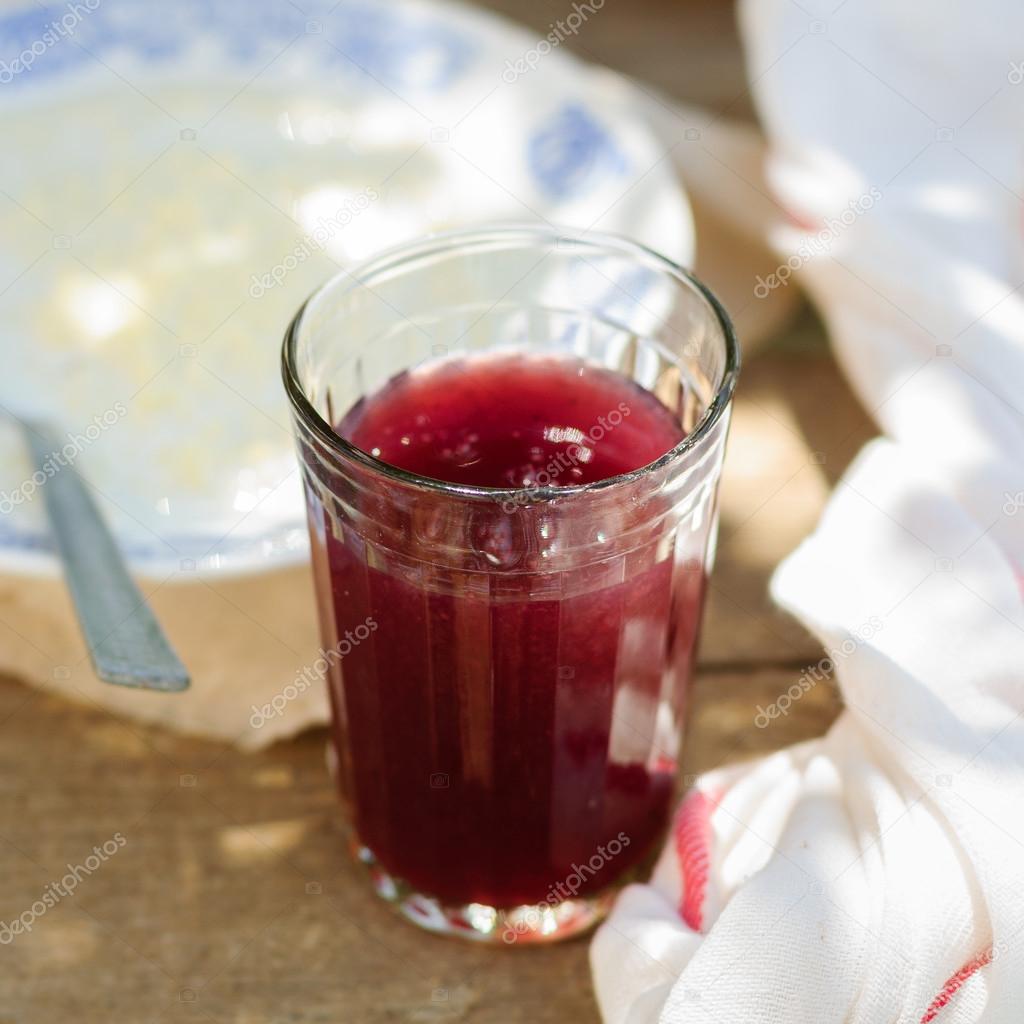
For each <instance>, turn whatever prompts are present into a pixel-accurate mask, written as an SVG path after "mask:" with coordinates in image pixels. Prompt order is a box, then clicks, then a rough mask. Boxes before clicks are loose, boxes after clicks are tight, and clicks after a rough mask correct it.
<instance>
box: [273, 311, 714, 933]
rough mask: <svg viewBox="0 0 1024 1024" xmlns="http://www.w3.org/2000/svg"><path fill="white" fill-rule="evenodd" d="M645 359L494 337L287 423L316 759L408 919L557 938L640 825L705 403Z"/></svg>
mask: <svg viewBox="0 0 1024 1024" xmlns="http://www.w3.org/2000/svg"><path fill="white" fill-rule="evenodd" d="M303 315H304V314H300V318H299V320H297V324H300V323H301V319H302V317H303ZM295 330H296V327H295V326H293V334H294V332H295ZM293 343H294V341H293V340H290V341H289V343H288V344H293ZM288 358H289V356H288V353H287V351H286V380H288ZM620 362H621V361H620ZM651 365H652V366H654V367H655V369H656V371H657V372H656V373H655V379H654V380H653V381H652V382H651V383H652V384H653V385H654V389H653V390H652V388H651V387H644V386H642V385H641V383H639V382H638V380H637V375H636V373H635V372H633V373H624V372H620V370H619V369H618V367H617V366H616V365H615V363H614V362H613V363H612V365H607V362H606V363H605V365H600V364H598V363H597V362H596V361H594V360H592V359H587V358H581V357H580V356H577V355H574V354H572V353H571V352H568V351H565V350H564V349H562V350H558V351H551V350H550V349H549V348H545V347H543V346H527V345H523V346H518V347H509V346H495V347H494V348H492V349H490V350H487V349H485V350H484V351H476V352H458V353H457V354H455V355H451V356H440V357H436V358H428V359H426V360H424V361H421V362H419V363H418V364H414V365H408V366H406V367H399V368H398V372H396V373H394V374H392V375H391V376H390V378H387V377H385V378H384V379H383V380H381V381H380V383H379V384H378V385H377V386H376V387H367V386H366V384H365V381H360V382H359V385H358V387H357V388H356V398H355V401H352V402H349V403H346V405H347V406H348V411H347V412H345V413H344V414H343V415H341V416H339V415H337V411H336V407H335V405H334V402H335V401H336V399H335V397H334V395H333V394H332V393H330V392H329V391H324V392H322V393H321V394H320V395H318V396H315V398H316V400H317V401H319V402H320V403H321V405H322V408H323V413H324V416H323V422H321V423H318V424H317V425H316V429H315V430H312V429H304V425H303V423H302V420H301V418H300V431H299V439H300V454H301V457H302V460H303V466H304V477H305V481H306V492H307V501H308V505H309V512H310V535H311V539H312V548H313V564H314V575H315V579H316V586H317V592H318V604H319V609H320V615H321V630H322V634H323V637H324V649H325V651H326V652H327V653H328V657H327V659H326V660H327V661H328V663H329V664H330V671H329V692H330V697H331V703H332V712H333V717H332V730H333V735H332V740H333V748H334V752H335V766H336V775H337V778H338V782H339V785H340V787H341V790H342V794H343V797H344V800H345V802H346V804H347V806H348V808H349V815H350V819H351V823H352V826H353V829H354V832H355V845H356V846H357V848H358V850H359V852H360V855H361V856H362V857H363V859H364V860H366V861H367V862H368V863H370V864H371V865H372V867H373V871H374V877H375V878H376V881H377V885H378V889H379V891H380V892H381V893H382V894H383V895H385V896H388V897H389V898H391V899H394V900H396V901H397V902H398V903H399V904H400V906H401V908H402V910H403V912H404V913H405V914H406V915H407V916H409V917H411V918H413V919H414V920H416V921H418V923H420V924H423V925H425V926H427V927H430V928H434V929H435V930H441V931H446V932H456V933H458V932H462V933H464V934H467V935H470V936H472V937H478V938H504V939H505V940H506V941H510V940H511V939H516V940H533V939H543V938H551V937H560V936H562V935H566V934H571V933H572V932H574V931H578V930H579V929H580V928H582V927H585V926H586V925H588V924H589V923H591V922H592V921H593V920H594V919H595V918H596V915H597V914H598V913H599V912H600V910H601V909H602V907H603V905H604V904H605V902H606V901H607V898H608V896H609V894H610V893H611V892H612V891H614V888H615V886H616V885H618V884H621V882H622V881H623V880H624V879H625V878H627V877H628V876H629V874H630V872H631V870H633V869H635V868H637V866H638V865H640V864H642V863H643V862H644V861H645V860H646V859H647V858H648V857H649V855H650V854H652V852H654V850H655V849H656V848H657V845H658V844H659V842H660V840H661V838H662V837H663V834H664V830H665V827H666V824H667V819H668V814H669V808H670V805H671V799H672V794H673V787H674V779H675V771H676V766H677V760H678V754H679V743H680V734H681V726H682V720H683V712H684V707H685V703H686V696H687V690H688V685H689V680H690V676H691V671H692V666H693V660H694V651H695V646H696V640H697V634H698V626H699V622H700V616H701V607H702V603H703V595H704V589H705V579H706V575H705V570H706V563H707V550H708V546H709V542H710V539H711V537H712V535H713V528H714V522H715V507H714V505H715V501H714V493H715V483H716V477H717V469H718V464H719V461H720V457H721V447H722V441H723V440H724V433H725V417H724V416H719V417H718V418H717V422H715V423H713V424H712V426H713V427H714V431H713V432H712V437H711V441H712V443H711V444H709V445H706V446H705V447H704V448H702V447H701V446H700V445H698V444H695V443H694V434H695V433H697V432H700V431H702V430H704V429H706V423H707V417H706V416H705V413H706V406H704V404H703V403H702V402H701V401H700V384H699V382H697V381H695V380H691V379H689V378H688V377H687V376H685V375H684V374H682V373H680V372H679V371H678V368H677V369H675V370H673V369H672V368H671V365H670V364H669V363H668V362H667V361H662V362H658V361H656V360H652V362H651ZM624 368H625V367H624ZM295 383H296V384H297V382H295ZM290 387H291V385H290ZM345 407H346V406H345V405H343V406H342V409H344V408H345ZM301 411H303V412H304V413H306V412H307V411H306V410H301ZM702 417H703V418H702ZM328 424H330V426H328ZM332 427H333V429H331V428H332ZM332 648H333V649H334V650H335V651H336V652H337V654H336V656H331V655H330V652H331V650H332Z"/></svg>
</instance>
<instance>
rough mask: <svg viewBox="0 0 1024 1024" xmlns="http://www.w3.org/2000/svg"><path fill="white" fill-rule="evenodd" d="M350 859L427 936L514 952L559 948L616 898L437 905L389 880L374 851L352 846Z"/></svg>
mask: <svg viewBox="0 0 1024 1024" xmlns="http://www.w3.org/2000/svg"><path fill="white" fill-rule="evenodd" d="M352 853H353V855H354V856H355V857H356V859H357V860H358V861H359V862H360V863H362V864H364V865H365V866H366V868H367V869H368V871H369V874H370V879H371V880H372V882H373V887H374V889H376V891H377V895H378V896H380V897H381V898H382V899H385V900H387V901H388V902H389V903H391V904H393V905H394V906H395V908H396V909H397V910H398V912H399V913H400V914H401V915H402V917H404V918H406V919H407V920H409V921H412V923H413V924H415V925H419V927H420V928H424V929H426V930H427V931H429V932H435V933H437V934H439V935H451V936H455V937H457V938H461V939H469V940H470V941H471V942H487V943H492V944H495V945H506V946H516V945H519V944H521V943H529V944H535V943H541V942H559V941H560V940H562V939H568V938H571V937H572V936H574V935H581V934H582V933H583V932H585V931H587V930H588V929H590V928H593V927H594V925H596V924H597V923H598V922H599V921H600V920H601V919H602V918H603V917H604V916H605V914H607V913H608V910H609V908H610V907H611V904H612V900H613V899H614V896H615V893H614V892H612V891H605V892H603V893H600V894H598V895H597V896H582V897H575V898H574V899H568V900H562V902H560V903H555V904H549V903H541V904H523V905H522V906H518V907H509V908H505V909H502V908H499V907H489V906H487V905H485V904H483V903H464V904H451V903H442V902H441V901H440V900H437V899H435V898H434V897H432V896H424V895H423V894H422V893H418V892H416V891H415V890H414V889H412V888H411V887H410V886H409V885H407V884H406V883H405V882H403V881H401V880H400V879H397V878H395V877H394V876H393V875H391V874H389V873H388V872H387V871H386V870H385V869H384V868H383V867H382V866H381V864H380V863H379V861H378V860H377V858H376V857H375V856H374V854H373V851H372V850H370V849H368V848H367V847H365V846H363V845H362V844H361V843H359V842H358V841H353V843H352Z"/></svg>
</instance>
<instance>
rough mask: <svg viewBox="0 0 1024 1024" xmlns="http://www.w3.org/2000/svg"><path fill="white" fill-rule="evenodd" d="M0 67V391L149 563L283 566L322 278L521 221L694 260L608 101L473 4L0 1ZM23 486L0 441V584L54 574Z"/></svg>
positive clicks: (36, 496) (631, 112)
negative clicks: (283, 382) (293, 407)
mask: <svg viewBox="0 0 1024 1024" xmlns="http://www.w3.org/2000/svg"><path fill="white" fill-rule="evenodd" d="M302 6H303V7H309V4H308V3H304V4H303V5H302ZM591 17H595V18H596V17H600V12H599V11H597V12H595V13H594V14H593V15H591ZM520 60H522V61H523V62H524V63H521V64H519V63H518V62H519V61H520ZM0 62H2V63H0V117H2V118H3V123H4V138H3V147H4V149H5V158H4V160H3V162H2V165H0V190H2V191H0V323H3V326H4V330H3V333H2V334H0V356H2V359H3V365H4V367H5V373H4V375H3V378H2V379H0V404H2V405H3V406H5V407H6V408H8V409H12V410H14V411H16V412H19V413H22V414H25V413H30V414H33V415H46V416H48V417H51V418H52V419H53V420H54V421H55V422H56V423H57V424H58V426H59V427H60V429H61V431H64V432H67V434H66V435H65V436H62V438H61V440H62V449H61V450H59V451H58V452H56V453H55V456H54V459H53V465H54V471H59V470H60V468H61V467H62V466H63V465H66V464H70V465H73V466H74V468H75V469H76V470H77V471H78V472H80V473H81V474H82V475H83V476H84V477H85V478H86V479H87V480H88V481H89V483H90V484H91V485H92V486H93V488H94V492H95V494H96V496H97V500H98V502H99V503H100V505H101V507H102V509H103V511H104V512H105V514H106V515H107V516H108V517H109V519H110V521H111V523H112V524H113V527H114V529H115V531H116V534H117V536H118V538H119V540H120V542H121V544H122V545H123V547H124V549H125V550H126V552H127V554H128V556H129V559H130V561H131V563H132V565H133V567H134V568H135V569H136V570H137V571H139V572H140V573H143V574H145V575H148V576H155V577H160V578H166V577H168V576H173V575H175V574H177V573H180V572H187V571H188V570H192V569H196V570H200V571H203V570H209V571H214V570H216V571H220V572H231V573H233V572H250V571H254V570H256V571H258V570H261V569H265V568H270V567H273V566H279V565H281V564H283V563H289V562H296V561H299V560H302V559H305V558H306V537H305V526H304V518H303V517H304V513H303V507H302V494H301V485H300V480H299V476H298V472H297V468H296V465H295V462H294V458H293V449H292V441H291V435H290V430H289V424H288V412H287V408H286V403H285V400H284V396H283V392H282V390H281V386H280V382H279V372H278V353H279V347H280V340H281V336H282V334H283V331H284V328H285V326H286V324H287V322H288V320H289V319H290V317H291V315H292V313H293V312H294V310H295V309H296V308H297V307H298V305H299V304H300V302H301V301H302V300H303V298H304V297H305V296H306V295H307V294H308V293H309V292H310V291H311V290H312V289H313V288H314V287H316V286H317V285H318V284H319V283H320V282H321V281H322V280H323V279H325V278H326V277H327V276H329V275H330V274H332V273H334V272H336V270H337V269H338V268H339V267H346V266H350V265H351V264H352V263H353V262H354V261H357V260H360V259H362V258H364V257H366V256H368V255H370V254H371V253H372V252H373V251H375V250H377V249H380V248H383V247H386V246H390V245H393V244H395V243H397V242H401V241H404V240H407V239H411V238H414V237H416V236H420V235H423V234H425V233H427V232H430V231H434V230H440V229H444V228H449V227H456V226H462V225H468V224H472V223H477V222H480V221H483V220H510V219H519V220H521V219H531V218H537V217H541V218H544V219H547V220H548V221H550V222H553V223H560V224H567V225H573V226H577V227H585V228H590V227H593V228H595V229H600V230H604V231H616V232H621V233H624V234H628V235H630V236H631V237H633V238H636V239H638V240H640V241H642V242H645V243H646V244H648V245H650V246H652V247H654V248H656V249H658V250H660V251H662V252H664V253H666V254H667V255H669V256H671V257H674V258H676V259H678V260H681V261H682V262H689V261H690V259H691V256H692V251H693V230H692V222H691V218H690V213H689V208H688V206H687V203H686V200H685V197H684V196H683V195H682V193H681V191H680V187H679V185H678V183H677V181H676V179H675V176H674V173H673V171H672V167H671V163H670V161H668V160H662V159H660V158H661V156H662V151H661V148H660V147H659V146H658V144H657V143H656V142H655V141H654V138H653V136H652V135H651V134H650V133H649V132H648V130H647V129H646V127H645V125H644V124H643V123H642V122H641V119H640V118H639V116H638V114H637V106H636V105H635V103H634V100H633V95H634V94H633V92H632V90H631V88H630V87H629V86H627V85H626V84H625V83H624V82H622V81H621V80H620V79H618V78H616V77H615V76H612V75H610V74H608V73H606V72H597V71H594V70H592V69H588V68H586V67H584V66H583V65H581V64H580V63H579V62H577V61H575V60H573V59H572V58H571V57H569V55H568V54H567V53H566V52H565V51H564V49H561V48H559V46H558V45H552V44H551V41H550V40H548V41H546V43H544V44H539V41H538V40H537V39H536V38H533V37H531V36H530V35H529V34H527V33H525V32H524V31H522V30H521V29H516V28H513V27H512V26H510V25H508V24H507V23H505V22H503V21H501V20H499V19H496V18H494V17H492V16H489V15H483V14H481V13H480V12H478V11H475V10H472V9H470V8H468V7H463V6H459V5H453V4H448V3H417V2H406V0H401V2H391V3H388V4H387V5H383V4H380V3H378V2H374V0H367V2H363V0H360V2H342V3H341V4H339V5H337V6H336V7H333V9H332V8H331V7H328V6H324V7H322V8H319V9H314V10H311V11H310V12H309V13H303V12H300V11H299V10H298V8H297V7H294V6H291V5H289V4H288V3H287V2H282V0H217V2H216V3H207V2H206V0H175V3H173V4H157V3H145V2H137V0H102V2H101V0H81V2H80V3H78V4H76V5H72V6H64V5H61V6H54V7H52V8H50V9H48V10H43V9H41V8H40V7H38V6H36V5H35V4H32V3H26V4H24V5H23V6H22V5H21V4H20V3H19V4H18V5H16V6H15V7H14V8H11V7H7V8H4V10H3V13H2V14H0ZM517 67H518V68H519V69H522V68H526V69H527V70H526V71H525V73H521V72H520V71H518V70H517ZM40 484H41V486H45V483H41V481H40V480H39V479H37V480H36V481H33V480H32V478H31V475H30V469H29V467H28V465H27V462H26V460H25V457H24V455H23V453H22V451H21V446H20V442H19V440H18V436H17V433H16V432H15V431H13V430H10V429H6V428H2V426H0V570H5V571H15V572H39V571H46V572H49V571H52V570H53V567H54V560H53V556H52V553H51V545H50V541H49V538H48V536H47V533H46V527H45V520H44V516H43V507H42V497H41V492H40Z"/></svg>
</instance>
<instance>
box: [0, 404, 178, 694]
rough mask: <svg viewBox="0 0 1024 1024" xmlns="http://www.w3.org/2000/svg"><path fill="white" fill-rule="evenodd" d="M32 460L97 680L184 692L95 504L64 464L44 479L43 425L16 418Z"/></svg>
mask: <svg viewBox="0 0 1024 1024" xmlns="http://www.w3.org/2000/svg"><path fill="white" fill-rule="evenodd" d="M18 422H19V424H20V425H21V428H22V431H23V433H24V435H25V439H26V441H27V443H28V448H29V451H30V452H31V454H32V462H33V463H34V465H35V467H36V468H37V469H39V470H42V471H43V472H44V473H46V475H47V480H46V484H45V486H44V487H43V488H42V490H43V496H44V497H45V499H46V512H47V515H48V516H49V519H50V525H51V526H52V528H53V534H54V537H55V538H56V541H57V549H58V551H59V553H60V557H61V561H62V562H63V564H64V575H65V577H66V578H67V581H68V589H69V590H70V591H71V598H72V600H73V601H74V604H75V610H76V611H77V613H78V621H79V624H80V625H81V627H82V634H83V635H84V637H85V642H86V644H87V645H88V647H89V657H90V658H91V659H92V664H93V668H94V669H95V670H96V675H98V676H99V677H100V679H103V680H105V681H106V682H108V683H115V684H116V685H118V686H138V687H143V688H145V689H147V690H162V691H164V692H176V691H180V690H185V689H188V686H189V676H188V670H187V669H186V668H185V666H184V665H183V664H182V663H181V660H180V659H179V658H178V656H177V654H175V653H174V649H173V648H172V647H171V645H170V643H169V642H168V640H167V637H166V636H164V633H163V630H162V629H161V628H160V624H159V623H158V622H157V621H156V618H155V616H154V615H153V612H152V611H151V610H150V607H149V605H148V604H146V599H145V598H144V597H143V596H142V593H141V591H140V590H139V588H138V587H137V586H136V585H135V581H134V580H133V579H132V578H131V576H129V575H128V570H127V569H126V568H125V564H124V559H123V557H122V555H121V552H120V551H119V550H118V547H117V544H116V543H115V542H114V538H113V536H112V535H111V533H110V530H109V528H108V527H107V524H106V523H105V522H104V520H103V517H102V516H101V515H100V512H99V509H97V507H96V503H95V502H94V501H93V499H92V496H91V495H90V494H89V492H88V490H87V489H86V487H85V485H84V484H83V483H82V481H81V479H80V478H79V476H78V474H77V473H75V471H74V470H73V469H71V468H70V467H64V468H61V469H60V471H59V472H57V473H54V474H51V473H48V472H47V470H46V464H47V462H48V460H50V459H51V458H52V455H53V452H54V451H55V450H56V449H57V448H59V447H60V442H59V441H56V440H55V436H56V432H55V431H54V429H53V428H52V427H51V426H50V425H49V424H48V423H46V422H43V421H41V420H36V419H19V420H18Z"/></svg>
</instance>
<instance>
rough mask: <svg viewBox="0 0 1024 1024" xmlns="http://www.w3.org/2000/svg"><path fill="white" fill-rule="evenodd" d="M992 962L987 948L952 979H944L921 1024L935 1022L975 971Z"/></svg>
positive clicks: (990, 948)
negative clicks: (944, 982) (940, 1012)
mask: <svg viewBox="0 0 1024 1024" xmlns="http://www.w3.org/2000/svg"><path fill="white" fill-rule="evenodd" d="M991 962H992V947H991V946H989V947H988V949H986V950H985V951H984V952H983V953H979V954H978V955H977V956H976V957H975V958H974V959H973V960H968V961H967V963H965V964H964V965H963V967H961V968H960V970H959V971H957V972H956V974H954V975H953V976H952V977H950V978H947V979H946V984H945V985H943V986H942V991H941V992H940V993H939V994H938V995H937V996H936V997H935V998H934V999H933V1000H932V1001H931V1004H930V1005H929V1007H928V1009H927V1010H925V1011H924V1016H923V1017H922V1018H921V1024H929V1022H930V1021H933V1020H935V1018H936V1017H937V1016H938V1015H939V1010H941V1009H942V1008H943V1007H944V1006H945V1005H946V1004H947V1003H948V1002H949V1001H950V999H952V998H953V996H955V995H956V993H957V992H958V991H959V990H960V988H961V987H962V986H963V984H964V982H965V981H967V979H968V978H969V977H970V976H971V975H972V974H974V972H975V971H979V970H981V968H982V967H984V966H985V964H990V963H991Z"/></svg>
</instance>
